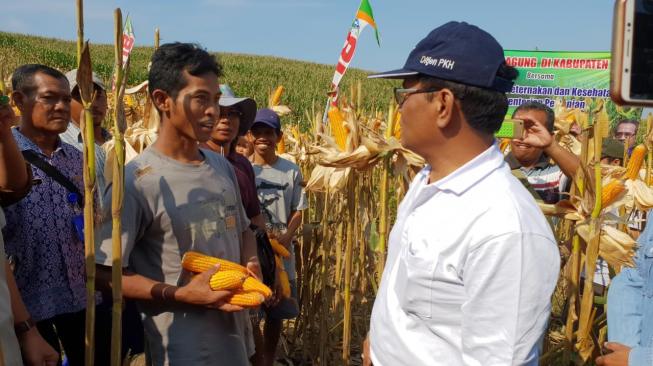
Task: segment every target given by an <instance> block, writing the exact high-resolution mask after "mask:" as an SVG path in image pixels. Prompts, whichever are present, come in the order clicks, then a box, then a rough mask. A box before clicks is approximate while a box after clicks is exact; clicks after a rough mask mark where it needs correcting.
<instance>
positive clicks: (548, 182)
mask: <svg viewBox="0 0 653 366" xmlns="http://www.w3.org/2000/svg"><path fill="white" fill-rule="evenodd" d="M512 117H513V118H515V119H521V120H523V121H524V135H523V136H522V138H518V139H513V140H512V142H511V144H510V149H511V151H510V153H509V154H508V155H507V156H506V161H507V162H508V164H510V168H511V169H513V170H515V169H519V170H520V171H521V172H522V173H523V174H524V175H525V176H526V178H527V179H528V182H529V183H530V185H531V186H532V188H533V190H534V191H535V192H536V193H537V194H538V195H539V196H540V198H541V199H542V200H543V201H544V202H545V203H556V202H558V201H559V200H560V199H561V198H564V197H562V196H564V192H566V191H567V190H568V187H569V182H570V178H573V176H574V175H575V174H576V170H577V169H578V166H579V165H580V159H579V158H578V157H577V156H576V155H574V154H573V153H571V152H570V151H567V150H565V149H564V148H562V147H561V146H560V144H558V142H557V141H556V140H555V138H554V137H553V124H554V121H555V114H554V112H553V110H552V109H551V108H549V107H547V106H546V105H544V104H541V103H538V102H527V103H524V104H522V105H520V106H519V107H517V109H516V110H515V112H514V113H513V115H512ZM551 160H553V163H552V162H551Z"/></svg>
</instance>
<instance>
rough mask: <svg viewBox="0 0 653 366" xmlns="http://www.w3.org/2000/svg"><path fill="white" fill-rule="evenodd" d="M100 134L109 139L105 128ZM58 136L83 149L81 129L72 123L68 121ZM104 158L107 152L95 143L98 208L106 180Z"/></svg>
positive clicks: (105, 158)
mask: <svg viewBox="0 0 653 366" xmlns="http://www.w3.org/2000/svg"><path fill="white" fill-rule="evenodd" d="M102 135H103V136H104V139H105V140H106V141H108V140H110V139H111V134H110V133H109V131H107V130H105V129H102ZM59 137H61V140H62V141H63V142H65V143H68V144H70V145H72V146H74V147H75V148H76V149H77V150H79V151H84V150H83V149H84V144H83V143H82V131H81V130H80V129H79V127H77V126H76V125H75V124H74V123H72V122H70V123H69V124H68V129H67V130H66V131H65V132H64V133H62V134H61V135H59ZM106 160H107V154H106V153H105V151H104V149H103V148H102V146H100V145H98V144H95V182H96V183H97V189H96V190H95V191H96V192H98V193H99V194H97V197H98V206H99V207H100V209H101V208H102V207H104V204H103V202H102V198H103V196H104V188H105V187H106V181H105V179H104V165H105V162H106Z"/></svg>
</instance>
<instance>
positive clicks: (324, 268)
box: [319, 187, 329, 365]
mask: <svg viewBox="0 0 653 366" xmlns="http://www.w3.org/2000/svg"><path fill="white" fill-rule="evenodd" d="M328 235H329V188H328V187H327V191H326V193H325V194H324V211H323V212H322V243H321V245H320V256H321V257H322V263H321V266H320V275H321V291H322V297H323V298H325V299H326V297H327V276H328V264H327V262H328V260H329V257H328V252H327V250H326V243H328V242H329V240H327V237H328ZM321 305H322V311H321V314H320V350H319V352H320V353H319V355H320V364H321V365H327V364H328V362H327V361H326V355H327V337H328V333H327V327H328V320H329V306H328V304H327V301H326V300H324V301H321Z"/></svg>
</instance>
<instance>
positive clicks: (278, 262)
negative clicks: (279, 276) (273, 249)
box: [274, 255, 283, 270]
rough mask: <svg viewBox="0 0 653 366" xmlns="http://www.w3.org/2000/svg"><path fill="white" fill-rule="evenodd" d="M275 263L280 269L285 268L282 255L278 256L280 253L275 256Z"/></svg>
mask: <svg viewBox="0 0 653 366" xmlns="http://www.w3.org/2000/svg"><path fill="white" fill-rule="evenodd" d="M274 263H276V264H277V268H279V270H283V262H282V261H281V257H280V256H278V255H275V256H274Z"/></svg>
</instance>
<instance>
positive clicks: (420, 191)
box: [364, 22, 560, 366]
mask: <svg viewBox="0 0 653 366" xmlns="http://www.w3.org/2000/svg"><path fill="white" fill-rule="evenodd" d="M516 76H517V72H516V70H515V69H514V68H512V67H510V66H508V65H506V62H505V59H504V55H503V49H502V47H501V45H499V43H498V42H497V41H496V40H495V39H494V38H493V37H492V36H491V35H490V34H488V33H487V32H485V31H483V30H481V29H479V28H477V27H475V26H472V25H469V24H467V23H458V22H450V23H447V24H445V25H443V26H441V27H439V28H436V29H435V30H433V31H432V32H431V33H430V34H429V35H428V36H427V37H426V38H424V39H423V40H422V41H420V43H418V44H417V46H416V47H415V48H414V49H413V51H412V52H411V53H410V55H409V56H408V60H407V61H406V65H405V66H404V68H403V69H400V70H395V71H390V72H387V73H382V74H377V75H373V76H371V77H386V78H395V79H403V86H402V88H401V89H395V98H396V99H397V103H398V104H399V106H400V108H401V114H402V118H401V135H402V136H401V139H402V143H403V144H404V146H405V147H407V148H409V149H412V150H413V151H415V152H416V153H418V154H419V155H421V156H422V157H424V159H425V160H426V162H427V163H428V164H427V166H426V167H425V168H424V169H423V170H422V171H421V172H420V173H419V174H418V175H417V176H416V177H415V179H414V180H413V182H412V184H411V186H410V189H409V190H408V192H407V193H406V196H405V197H404V199H403V201H402V202H401V205H400V206H399V212H398V215H397V220H396V222H395V225H394V227H393V229H392V232H391V234H390V242H389V243H390V244H389V247H388V257H387V261H386V266H385V270H384V272H383V278H382V280H381V285H380V289H379V292H378V294H377V298H376V301H375V303H374V309H373V311H372V318H371V325H370V332H369V341H366V347H365V350H364V362H365V364H368V365H369V364H370V362H371V363H373V364H374V365H375V366H388V365H391V366H396V365H411V366H414V365H428V366H435V365H443V366H444V365H446V366H455V365H484V366H487V365H537V362H538V356H539V346H540V343H541V340H542V337H543V334H544V331H545V329H546V324H547V321H548V318H549V312H550V297H551V294H552V292H553V289H554V287H555V284H556V280H557V278H558V271H559V266H560V262H559V253H558V248H557V246H556V242H555V240H554V236H553V233H552V232H551V229H550V227H549V225H548V224H547V222H546V220H545V218H544V216H543V215H542V213H541V211H540V210H539V208H538V206H537V205H536V204H535V201H534V199H533V197H532V196H531V195H530V194H529V193H528V192H527V190H526V189H525V188H524V187H523V186H522V185H521V184H520V183H519V181H518V180H517V179H516V178H515V177H513V176H512V175H511V173H510V170H509V168H508V165H507V164H506V163H505V162H504V159H503V156H502V154H501V152H500V151H499V149H498V147H497V144H496V143H495V139H494V136H493V134H494V132H495V131H497V130H498V129H499V127H500V125H501V123H502V121H503V118H504V116H505V114H506V112H507V109H508V101H507V98H506V95H505V93H507V92H509V91H510V90H511V88H512V85H513V80H514V79H515V78H516ZM529 138H531V139H532V138H536V136H526V137H525V139H526V140H528V139H529Z"/></svg>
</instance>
